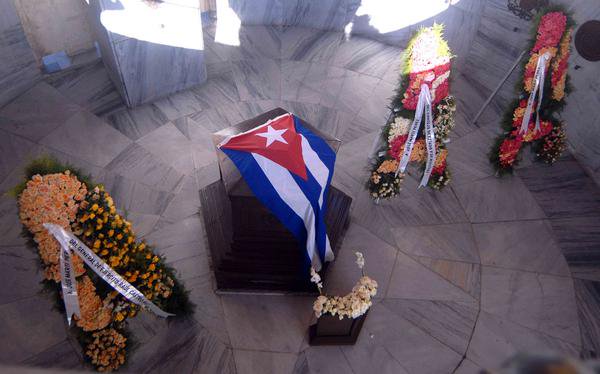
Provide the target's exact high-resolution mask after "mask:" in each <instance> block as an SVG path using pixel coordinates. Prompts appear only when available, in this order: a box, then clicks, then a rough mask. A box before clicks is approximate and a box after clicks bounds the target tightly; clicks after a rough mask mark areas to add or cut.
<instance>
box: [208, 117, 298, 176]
mask: <svg viewBox="0 0 600 374" xmlns="http://www.w3.org/2000/svg"><path fill="white" fill-rule="evenodd" d="M220 148H226V149H233V150H236V151H244V152H252V153H257V154H259V155H261V156H263V157H266V158H268V159H269V160H271V161H273V162H275V163H276V164H278V165H280V166H282V167H284V168H286V169H287V170H289V171H290V172H292V173H294V174H296V175H297V176H299V177H300V178H302V179H304V180H306V179H307V178H308V177H307V174H306V165H305V163H304V158H303V157H302V138H301V137H300V135H299V134H298V133H297V132H296V127H295V126H294V117H293V116H292V115H291V114H290V113H288V114H284V115H282V116H279V117H277V118H275V119H273V120H271V121H269V122H267V123H265V124H264V125H261V126H259V127H257V128H255V129H253V130H250V131H248V132H245V133H242V134H239V135H235V136H232V137H231V138H229V139H227V140H225V141H224V142H223V143H222V144H221V145H220Z"/></svg>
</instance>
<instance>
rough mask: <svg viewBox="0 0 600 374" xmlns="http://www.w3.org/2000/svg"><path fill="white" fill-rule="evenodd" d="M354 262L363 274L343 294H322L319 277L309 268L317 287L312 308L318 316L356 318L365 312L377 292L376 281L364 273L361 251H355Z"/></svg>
mask: <svg viewBox="0 0 600 374" xmlns="http://www.w3.org/2000/svg"><path fill="white" fill-rule="evenodd" d="M355 254H356V264H357V265H358V267H359V268H360V269H361V271H362V273H363V275H362V277H360V279H359V280H358V283H357V284H356V285H355V286H354V287H352V291H351V292H350V293H349V294H347V295H345V296H327V295H323V293H322V288H323V284H322V283H321V277H320V276H319V274H318V273H317V272H316V271H315V270H314V269H312V268H311V282H313V283H315V284H317V287H318V288H319V293H321V295H319V297H317V300H315V302H314V304H313V310H314V312H315V315H316V316H317V318H318V317H320V316H322V315H323V314H331V315H332V316H335V315H337V316H338V317H339V319H343V318H344V317H347V318H358V317H360V316H362V315H363V314H365V313H366V312H367V311H368V310H369V308H370V307H371V305H373V303H372V301H371V299H372V298H373V297H374V296H375V295H376V294H377V282H376V281H375V280H373V279H371V278H369V277H368V276H366V275H365V274H364V270H363V268H364V265H365V259H364V256H363V254H362V253H360V252H356V253H355Z"/></svg>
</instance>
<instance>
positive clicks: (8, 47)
mask: <svg viewBox="0 0 600 374" xmlns="http://www.w3.org/2000/svg"><path fill="white" fill-rule="evenodd" d="M0 14H2V18H0V108H1V107H3V106H4V105H6V104H7V103H9V102H10V101H11V100H13V99H14V98H15V97H17V96H19V95H20V94H22V93H23V92H24V91H26V90H28V89H29V88H30V87H32V86H33V85H34V84H35V83H36V82H37V81H39V80H40V79H41V74H40V70H39V69H38V66H37V62H36V60H35V58H34V55H33V50H32V49H31V46H30V45H29V43H28V41H27V36H26V35H25V31H24V30H23V27H22V25H21V19H20V18H19V14H18V13H17V10H16V8H15V5H14V3H13V2H12V1H3V2H2V3H0Z"/></svg>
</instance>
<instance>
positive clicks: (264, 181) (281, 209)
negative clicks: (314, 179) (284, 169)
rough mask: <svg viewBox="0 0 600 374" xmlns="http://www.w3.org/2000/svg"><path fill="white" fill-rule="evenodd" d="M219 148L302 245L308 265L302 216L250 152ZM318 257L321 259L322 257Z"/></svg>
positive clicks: (258, 196)
mask: <svg viewBox="0 0 600 374" xmlns="http://www.w3.org/2000/svg"><path fill="white" fill-rule="evenodd" d="M221 150H222V151H223V152H225V154H226V155H227V156H228V157H229V158H230V159H231V161H233V163H234V164H235V166H236V167H237V168H238V170H239V171H240V173H241V174H242V176H243V177H244V180H245V181H246V183H247V184H248V186H249V187H250V189H251V190H252V192H253V193H254V195H255V196H256V197H257V198H258V200H260V201H261V202H262V203H263V205H264V206H265V207H267V209H269V210H270V211H271V212H272V213H273V214H274V215H275V216H276V217H277V218H279V221H280V222H281V223H282V224H283V225H284V226H285V227H286V228H287V229H288V230H289V231H290V232H291V233H292V234H293V235H294V237H296V239H297V240H298V242H299V244H300V246H301V247H304V249H305V250H304V254H305V256H304V257H305V260H306V267H307V268H308V267H310V265H311V261H310V257H309V256H308V252H307V251H306V238H307V233H306V227H305V226H304V221H303V220H302V218H301V217H299V216H298V215H297V214H296V213H295V212H294V211H293V210H292V209H291V208H290V207H289V205H288V204H286V202H285V201H284V200H283V199H281V197H280V196H279V194H278V193H277V191H275V189H274V188H273V185H272V184H271V182H270V181H269V179H268V178H267V176H266V175H265V173H264V172H263V171H262V169H261V168H260V166H258V163H257V162H256V160H255V159H254V157H253V156H252V154H251V153H248V152H242V151H236V150H233V149H226V148H221ZM292 175H293V174H292ZM320 257H321V260H322V261H323V257H322V256H320Z"/></svg>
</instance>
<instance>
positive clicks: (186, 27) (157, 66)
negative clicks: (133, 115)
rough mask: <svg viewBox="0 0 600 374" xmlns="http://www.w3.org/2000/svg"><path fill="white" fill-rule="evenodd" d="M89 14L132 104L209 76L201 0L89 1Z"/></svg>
mask: <svg viewBox="0 0 600 374" xmlns="http://www.w3.org/2000/svg"><path fill="white" fill-rule="evenodd" d="M88 16H89V17H88V18H89V20H90V23H91V26H92V30H93V32H94V34H95V37H96V40H97V41H98V43H99V45H100V50H101V52H102V60H103V61H104V64H105V65H106V68H107V70H108V72H109V75H110V77H111V79H112V81H113V82H114V84H115V85H116V87H117V89H118V91H119V93H120V94H121V97H122V98H123V100H124V101H125V104H127V106H129V107H134V106H137V105H140V104H144V103H147V102H151V101H154V100H156V99H158V98H161V97H164V96H167V95H170V94H172V93H175V92H177V91H180V90H183V89H186V88H189V87H192V86H195V85H198V84H201V83H204V82H205V81H206V79H207V76H206V65H205V62H204V42H203V39H202V20H201V12H200V9H199V2H198V1H194V0H164V1H160V2H159V1H156V2H155V1H142V0H90V2H89V5H88Z"/></svg>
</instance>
